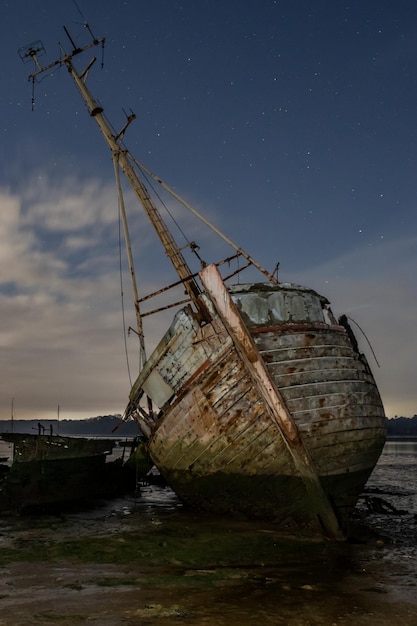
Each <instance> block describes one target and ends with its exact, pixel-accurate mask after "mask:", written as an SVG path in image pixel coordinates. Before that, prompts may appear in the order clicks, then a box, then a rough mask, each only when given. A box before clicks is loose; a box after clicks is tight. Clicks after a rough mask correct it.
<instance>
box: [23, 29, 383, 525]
mask: <svg viewBox="0 0 417 626" xmlns="http://www.w3.org/2000/svg"><path fill="white" fill-rule="evenodd" d="M87 29H88V31H89V32H90V34H91V35H92V33H91V29H90V28H89V27H88V25H87ZM65 31H66V33H67V35H68V37H69V40H70V42H71V45H72V50H71V52H69V53H66V52H64V51H63V50H62V53H61V57H60V58H59V59H58V60H57V61H55V62H53V63H51V64H49V65H48V66H46V67H42V66H41V64H40V63H39V58H38V57H39V54H40V53H41V52H42V51H43V46H42V44H41V43H40V42H35V43H33V44H30V45H29V46H26V47H25V48H22V49H21V50H20V53H21V57H22V58H23V59H24V60H28V59H32V60H33V61H34V63H35V71H34V72H33V73H32V74H31V75H30V77H29V78H30V79H31V81H32V82H33V84H35V83H36V81H37V79H38V77H39V75H40V74H42V73H43V72H45V71H50V70H51V69H52V68H53V67H55V66H58V65H63V66H66V68H67V69H68V71H69V74H70V75H71V77H72V78H73V80H74V82H75V84H76V86H77V88H78V90H79V92H80V93H81V96H82V97H83V99H84V102H85V103H86V106H87V109H88V112H89V114H90V116H91V118H92V119H93V120H94V121H95V122H96V123H97V124H98V126H99V129H100V131H101V132H102V134H103V136H104V138H105V140H106V142H107V144H108V146H109V147H110V150H111V153H112V158H113V162H114V166H115V173H116V182H117V187H118V190H119V206H120V211H121V215H122V219H123V223H124V233H125V238H126V249H127V256H128V260H129V265H130V272H131V275H132V278H133V286H134V301H135V309H136V317H137V329H138V330H137V334H138V336H139V351H140V356H141V363H142V365H141V369H140V372H139V375H138V378H137V380H136V382H135V383H134V385H133V387H132V390H131V393H130V398H129V402H128V406H127V408H126V411H125V416H124V417H125V419H127V418H133V419H135V420H137V422H138V423H139V425H140V428H141V431H142V432H143V434H144V435H145V437H146V447H147V451H148V452H149V454H150V456H151V458H152V460H153V462H154V463H155V466H156V467H157V468H158V470H159V471H160V473H161V474H162V476H163V477H164V478H165V479H166V481H167V482H168V484H169V485H170V486H171V487H172V489H173V490H174V491H175V492H176V493H177V494H178V496H179V497H180V498H181V500H182V501H183V502H184V503H186V504H187V505H189V506H191V507H195V508H197V509H202V510H206V511H212V512H214V513H218V514H231V513H232V514H238V515H244V516H247V517H249V518H263V519H272V520H274V521H275V522H276V523H277V524H280V525H282V526H284V527H289V528H297V529H301V530H307V529H308V530H310V529H311V530H313V531H314V532H316V531H318V532H320V533H323V534H325V535H327V536H330V537H341V536H343V534H344V533H345V532H346V528H347V524H348V520H349V516H350V513H351V512H352V509H353V507H354V506H355V503H356V501H357V499H358V497H359V495H360V493H361V492H362V490H363V488H364V485H365V483H366V481H367V479H368V477H369V475H370V474H371V472H372V470H373V468H374V466H375V464H376V462H377V460H378V457H379V455H380V453H381V451H382V448H383V445H384V441H385V428H386V420H385V415H384V408H383V404H382V401H381V398H380V394H379V392H378V389H377V386H376V383H375V380H374V377H373V375H372V372H371V369H370V367H369V364H368V362H367V360H366V357H365V355H364V354H363V353H362V352H361V351H360V350H359V348H358V343H357V341H356V339H355V337H354V335H353V332H352V329H351V328H350V326H349V324H348V320H347V318H346V316H342V317H341V318H339V319H338V320H337V319H336V318H335V317H334V315H333V313H332V311H331V308H330V304H329V302H328V301H327V299H326V298H325V297H323V296H321V295H320V294H318V293H316V292H315V291H314V290H312V289H308V288H306V287H303V286H300V285H294V284H288V283H285V282H284V283H282V282H279V281H278V279H277V276H276V273H275V272H272V273H271V272H268V271H267V270H265V269H264V268H263V267H262V266H261V265H260V264H259V263H258V262H256V261H255V260H254V259H253V257H251V256H250V255H249V254H247V253H246V252H245V251H244V250H243V249H242V248H241V247H240V246H237V245H236V244H234V243H233V241H232V240H230V239H229V238H228V237H227V236H226V235H224V234H223V233H221V232H220V231H219V230H218V229H217V228H216V227H215V226H213V225H212V224H211V223H210V222H209V221H208V220H207V219H206V218H204V217H203V216H202V215H200V214H199V213H198V212H197V211H196V210H195V209H194V208H192V207H191V206H190V205H189V204H188V203H187V202H185V201H183V200H182V199H180V198H179V196H178V194H176V193H175V192H174V191H173V190H171V189H170V188H169V187H168V185H166V183H164V182H163V181H162V180H161V179H160V178H159V177H156V176H155V175H154V174H152V172H150V171H149V170H148V169H147V168H146V167H145V166H144V165H142V164H141V163H139V162H138V161H137V160H136V159H135V158H134V157H133V156H132V155H131V153H130V152H129V151H128V150H127V148H126V146H125V144H124V136H125V132H126V130H127V128H128V126H129V125H130V123H131V122H132V121H133V119H134V117H135V116H134V114H132V115H129V116H128V117H127V120H126V123H125V125H124V126H123V128H122V130H121V131H120V132H118V133H116V132H115V131H114V130H113V128H112V127H111V126H110V124H109V122H108V121H107V119H106V117H105V115H104V112H103V107H102V106H101V104H100V103H99V102H98V101H97V100H95V98H94V97H93V96H92V94H91V92H90V91H89V89H88V87H87V84H86V81H87V75H88V72H89V70H90V69H91V67H92V65H93V63H94V61H95V59H93V60H92V61H91V62H90V63H89V64H88V65H87V67H86V68H85V69H84V70H82V71H79V70H77V69H76V66H75V61H74V59H75V57H77V56H78V55H79V54H80V53H83V52H85V51H86V50H88V49H90V48H92V47H95V46H98V45H104V39H96V38H95V37H93V39H92V41H91V42H90V43H88V44H86V45H85V46H84V47H81V48H80V47H77V46H75V45H74V44H73V41H72V39H71V37H70V35H69V33H68V31H67V30H66V29H65ZM120 170H122V172H123V173H124V174H125V176H126V178H127V180H128V182H129V184H130V185H131V187H132V189H133V191H134V192H135V194H136V197H137V199H138V201H139V203H140V205H141V206H142V208H143V210H144V212H145V214H146V215H147V217H148V218H149V221H150V223H151V225H152V226H153V228H154V230H155V231H156V233H157V235H158V237H159V239H160V241H161V243H162V247H163V249H164V251H165V253H166V254H167V256H168V258H169V259H170V260H171V262H172V265H173V267H174V269H175V271H176V273H177V280H176V281H175V282H174V283H172V284H171V285H170V286H168V287H164V288H162V289H160V290H159V291H158V292H156V293H155V294H150V295H149V296H145V297H142V298H139V295H138V289H137V286H136V282H135V272H134V263H133V256H132V251H131V242H130V237H129V230H128V224H127V218H126V211H125V206H124V202H123V196H122V191H121V183H120V178H119V174H120ZM147 177H149V178H152V179H153V182H156V183H157V184H158V185H159V186H160V188H162V189H164V190H165V191H168V192H170V193H171V194H172V195H173V196H174V198H175V199H176V200H177V201H181V202H182V204H183V205H184V206H185V207H186V208H187V209H189V210H190V211H191V212H192V214H193V215H194V216H196V217H197V218H199V219H200V220H202V222H203V223H204V224H205V225H206V226H208V227H210V228H211V229H212V230H213V231H214V232H215V233H216V234H217V235H219V236H220V237H222V238H223V240H224V241H225V242H226V243H227V244H229V245H230V246H231V247H232V248H233V250H234V253H233V255H232V256H229V257H227V258H225V259H222V260H218V261H216V262H213V263H206V262H205V261H203V260H202V253H201V252H200V251H199V250H200V249H199V247H198V245H197V244H196V243H195V242H189V244H188V248H189V250H190V251H191V253H194V258H195V260H196V261H197V263H198V267H197V269H191V267H190V265H189V264H188V262H187V261H186V259H185V256H184V254H185V253H184V252H183V249H181V248H180V247H179V245H178V244H177V242H176V241H175V239H174V237H173V234H172V233H171V231H170V230H169V229H168V227H167V224H166V223H165V221H164V219H163V217H162V215H161V212H160V208H159V207H158V198H159V196H158V194H157V193H155V192H154V191H153V189H152V188H151V187H150V186H149V184H147V180H148V178H147ZM152 184H153V183H152ZM191 256H192V255H191ZM232 263H236V269H235V270H234V271H231V270H230V269H229V267H230V265H231V264H232ZM225 268H226V269H225ZM246 268H251V269H252V270H256V272H257V273H258V275H259V276H260V278H259V279H258V280H255V281H253V280H250V281H247V282H246V283H243V284H233V283H232V279H233V278H234V277H236V276H237V275H238V274H240V272H242V271H243V270H245V269H246ZM227 271H229V275H226V274H225V272H227ZM178 285H180V286H182V288H183V290H185V293H186V298H185V300H183V301H174V302H173V303H172V304H171V305H170V306H173V307H176V309H177V312H176V313H175V316H174V318H173V321H172V324H171V326H170V327H169V328H168V330H167V332H166V334H165V335H164V336H163V337H162V339H161V340H160V342H159V344H158V345H157V346H156V348H155V349H154V350H153V351H152V353H151V354H150V356H149V357H147V354H146V349H145V334H144V330H143V317H144V314H143V313H142V311H141V308H142V305H143V303H144V302H145V301H147V300H149V299H150V298H151V297H152V296H156V295H159V294H161V293H164V294H165V293H167V292H168V290H169V289H170V288H173V289H174V288H176V287H178ZM167 306H168V305H167ZM165 308H167V307H165ZM159 310H160V309H156V310H155V311H154V312H155V313H156V312H157V311H159ZM146 314H150V313H148V312H146Z"/></svg>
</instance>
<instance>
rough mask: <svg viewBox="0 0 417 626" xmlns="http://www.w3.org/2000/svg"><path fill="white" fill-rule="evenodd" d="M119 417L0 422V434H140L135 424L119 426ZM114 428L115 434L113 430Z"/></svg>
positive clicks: (112, 435)
mask: <svg viewBox="0 0 417 626" xmlns="http://www.w3.org/2000/svg"><path fill="white" fill-rule="evenodd" d="M120 420H121V416H120V415H100V416H98V417H90V418H88V419H84V420H65V419H64V420H59V421H58V420H56V419H54V420H39V421H38V420H16V419H15V420H13V422H12V420H10V419H9V420H0V432H9V433H10V432H12V431H13V432H15V433H38V432H39V430H41V432H45V434H49V433H50V432H51V427H52V433H53V434H54V435H67V436H68V435H85V436H88V435H89V436H94V437H117V438H119V437H135V436H136V435H138V434H140V432H139V427H138V425H137V423H136V422H134V421H133V420H129V421H127V422H124V423H123V424H121V425H120ZM116 427H117V428H116ZM114 428H116V430H115V432H113V429H114Z"/></svg>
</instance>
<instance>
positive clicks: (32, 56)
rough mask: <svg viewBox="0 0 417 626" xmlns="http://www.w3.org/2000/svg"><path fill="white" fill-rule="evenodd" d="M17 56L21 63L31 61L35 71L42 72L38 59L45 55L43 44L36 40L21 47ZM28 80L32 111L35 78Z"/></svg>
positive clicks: (32, 76) (30, 77) (31, 77)
mask: <svg viewBox="0 0 417 626" xmlns="http://www.w3.org/2000/svg"><path fill="white" fill-rule="evenodd" d="M18 54H19V56H20V58H21V59H22V61H23V63H28V62H29V61H33V62H34V64H35V66H36V69H37V70H38V72H39V71H41V70H42V65H41V64H40V61H39V57H40V56H43V55H44V54H46V50H45V47H44V45H43V43H42V42H41V41H40V40H39V39H38V40H37V41H32V43H29V44H27V45H26V46H22V47H21V48H19V50H18ZM29 80H31V81H32V111H33V110H34V108H35V76H34V75H33V74H32V75H31V76H29Z"/></svg>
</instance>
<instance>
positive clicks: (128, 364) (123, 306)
mask: <svg viewBox="0 0 417 626" xmlns="http://www.w3.org/2000/svg"><path fill="white" fill-rule="evenodd" d="M118 226H119V276H120V301H121V308H122V326H123V338H124V346H125V357H126V367H127V375H128V377H129V384H130V387H132V374H131V371H130V363H129V352H128V349H127V332H126V311H125V304H124V289H123V263H122V215H121V211H120V198H119V202H118Z"/></svg>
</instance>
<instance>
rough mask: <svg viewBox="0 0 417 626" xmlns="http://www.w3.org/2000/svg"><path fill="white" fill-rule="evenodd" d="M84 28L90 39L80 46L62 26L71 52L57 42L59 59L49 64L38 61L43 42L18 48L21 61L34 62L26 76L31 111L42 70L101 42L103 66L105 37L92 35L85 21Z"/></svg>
mask: <svg viewBox="0 0 417 626" xmlns="http://www.w3.org/2000/svg"><path fill="white" fill-rule="evenodd" d="M84 26H85V28H87V30H88V32H89V34H90V36H91V38H92V40H91V41H90V43H88V44H86V45H85V46H82V47H81V48H80V47H78V46H76V45H75V42H74V40H73V38H72V37H71V35H70V33H69V31H68V29H67V28H66V27H65V26H64V32H65V34H66V36H67V37H68V39H69V41H70V43H71V46H72V52H70V53H69V54H66V53H65V51H64V49H63V47H62V46H61V44H59V47H60V50H61V56H60V57H59V59H57V60H56V61H53V62H52V63H49V65H44V66H42V64H41V62H40V61H39V57H40V56H43V55H44V54H46V50H45V48H44V45H43V43H42V42H41V41H40V40H37V41H33V42H32V43H30V44H27V45H26V46H22V47H21V48H19V50H18V53H19V56H20V58H21V59H22V61H23V63H27V62H28V61H33V62H34V64H35V71H34V72H32V74H29V76H28V80H30V81H31V83H32V111H33V110H34V108H35V83H36V82H38V77H39V76H40V75H41V74H43V73H44V72H47V71H48V70H53V69H54V68H55V67H60V66H61V65H63V64H65V63H68V62H70V61H71V60H72V59H73V57H75V56H76V55H77V54H81V53H82V52H85V50H88V49H89V48H93V47H95V46H98V45H100V44H101V49H102V58H101V67H102V68H103V65H104V44H105V41H106V40H105V38H104V37H102V38H101V39H97V38H96V37H94V35H93V33H92V31H91V28H90V27H89V25H88V24H87V23H86V22H85V23H84Z"/></svg>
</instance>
